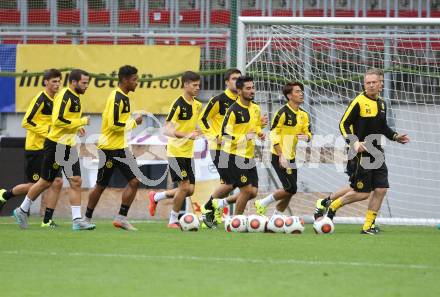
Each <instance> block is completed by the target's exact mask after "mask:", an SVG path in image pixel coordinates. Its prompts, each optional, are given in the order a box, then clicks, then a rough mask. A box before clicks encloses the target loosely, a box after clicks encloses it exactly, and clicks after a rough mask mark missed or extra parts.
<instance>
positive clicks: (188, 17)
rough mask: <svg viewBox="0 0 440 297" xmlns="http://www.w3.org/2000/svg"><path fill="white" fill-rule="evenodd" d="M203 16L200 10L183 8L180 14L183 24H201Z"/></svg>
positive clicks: (180, 20)
mask: <svg viewBox="0 0 440 297" xmlns="http://www.w3.org/2000/svg"><path fill="white" fill-rule="evenodd" d="M201 16H202V14H201V12H200V10H182V11H181V12H180V15H179V23H180V24H182V25H199V24H200V21H201Z"/></svg>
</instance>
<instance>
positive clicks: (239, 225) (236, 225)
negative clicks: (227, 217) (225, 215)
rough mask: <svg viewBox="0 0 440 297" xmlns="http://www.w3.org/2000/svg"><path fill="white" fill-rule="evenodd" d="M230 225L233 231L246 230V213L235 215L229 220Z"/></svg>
mask: <svg viewBox="0 0 440 297" xmlns="http://www.w3.org/2000/svg"><path fill="white" fill-rule="evenodd" d="M229 225H230V228H231V231H232V232H246V231H247V218H246V216H244V215H237V216H233V217H232V218H231V221H230V222H229Z"/></svg>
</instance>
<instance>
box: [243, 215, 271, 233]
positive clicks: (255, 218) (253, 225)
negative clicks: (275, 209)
mask: <svg viewBox="0 0 440 297" xmlns="http://www.w3.org/2000/svg"><path fill="white" fill-rule="evenodd" d="M266 225H267V217H265V216H259V215H250V216H248V218H247V231H248V232H264V231H265V230H266Z"/></svg>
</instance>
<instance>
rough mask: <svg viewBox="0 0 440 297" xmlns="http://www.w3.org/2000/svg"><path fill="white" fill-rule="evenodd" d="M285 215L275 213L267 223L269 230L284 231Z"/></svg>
mask: <svg viewBox="0 0 440 297" xmlns="http://www.w3.org/2000/svg"><path fill="white" fill-rule="evenodd" d="M284 219H285V218H284V216H282V215H273V216H272V217H271V218H270V220H269V222H268V223H267V232H271V233H284Z"/></svg>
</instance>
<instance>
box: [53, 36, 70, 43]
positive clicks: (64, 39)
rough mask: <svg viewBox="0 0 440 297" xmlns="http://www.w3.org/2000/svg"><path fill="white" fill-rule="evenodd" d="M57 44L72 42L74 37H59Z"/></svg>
mask: <svg viewBox="0 0 440 297" xmlns="http://www.w3.org/2000/svg"><path fill="white" fill-rule="evenodd" d="M55 43H56V44H72V39H70V38H64V37H63V38H57V40H56V42H55Z"/></svg>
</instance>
